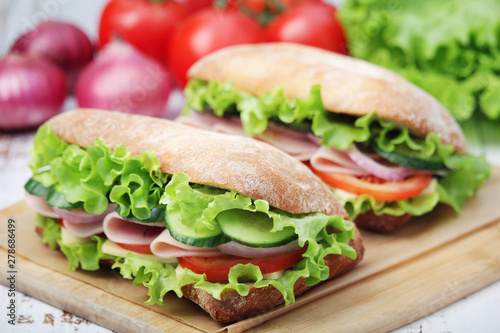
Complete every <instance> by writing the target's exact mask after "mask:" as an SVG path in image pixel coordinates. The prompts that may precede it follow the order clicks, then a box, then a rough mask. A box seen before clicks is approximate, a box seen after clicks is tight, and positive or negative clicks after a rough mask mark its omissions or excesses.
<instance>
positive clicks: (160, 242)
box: [151, 229, 223, 258]
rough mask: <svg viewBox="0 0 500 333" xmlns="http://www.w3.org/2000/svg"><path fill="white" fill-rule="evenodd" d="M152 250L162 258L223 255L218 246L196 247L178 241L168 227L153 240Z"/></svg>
mask: <svg viewBox="0 0 500 333" xmlns="http://www.w3.org/2000/svg"><path fill="white" fill-rule="evenodd" d="M151 252H153V254H154V255H155V256H157V257H160V258H179V257H188V256H189V257H191V256H200V257H211V256H217V255H222V254H223V253H222V252H221V251H220V250H218V249H217V248H210V247H196V246H191V245H186V244H184V243H181V242H178V241H176V240H175V239H173V238H172V236H170V232H169V231H168V229H165V230H163V232H162V233H161V234H160V235H159V236H158V237H156V238H155V240H153V242H152V243H151Z"/></svg>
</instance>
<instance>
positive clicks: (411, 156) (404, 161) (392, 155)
mask: <svg viewBox="0 0 500 333" xmlns="http://www.w3.org/2000/svg"><path fill="white" fill-rule="evenodd" d="M372 147H373V150H375V152H377V154H379V155H380V156H382V157H383V158H385V159H386V160H388V161H391V162H392V163H395V164H398V165H401V166H404V167H407V168H411V169H416V170H429V171H438V170H443V169H446V165H445V164H444V162H443V160H442V159H441V158H440V157H439V156H436V155H434V156H431V157H430V158H426V159H423V158H422V157H420V156H419V154H418V153H416V152H415V151H413V150H411V149H410V148H409V147H407V146H406V145H404V146H403V145H399V146H396V147H395V148H394V150H393V151H390V152H389V151H386V150H382V149H381V148H380V147H379V146H377V144H375V143H374V144H373V145H372Z"/></svg>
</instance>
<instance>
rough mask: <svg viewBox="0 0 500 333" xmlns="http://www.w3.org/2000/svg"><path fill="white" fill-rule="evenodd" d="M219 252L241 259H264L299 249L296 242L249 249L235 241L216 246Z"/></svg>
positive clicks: (249, 247)
mask: <svg viewBox="0 0 500 333" xmlns="http://www.w3.org/2000/svg"><path fill="white" fill-rule="evenodd" d="M217 248H218V249H219V250H221V251H222V252H224V253H226V254H229V255H233V256H237V257H242V258H266V257H274V256H277V255H280V254H285V253H290V252H294V251H298V250H299V249H300V246H299V243H298V241H296V240H295V241H292V242H290V243H288V244H286V245H283V246H278V247H269V248H262V247H251V246H246V245H243V244H240V243H237V242H235V241H231V242H229V243H225V244H222V245H219V246H217Z"/></svg>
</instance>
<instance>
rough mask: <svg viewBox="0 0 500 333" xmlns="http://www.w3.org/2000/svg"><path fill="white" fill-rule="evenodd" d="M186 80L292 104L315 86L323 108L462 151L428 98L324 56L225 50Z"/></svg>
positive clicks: (286, 46)
mask: <svg viewBox="0 0 500 333" xmlns="http://www.w3.org/2000/svg"><path fill="white" fill-rule="evenodd" d="M188 75H189V76H190V77H192V78H197V79H201V80H205V81H210V80H216V81H221V82H228V81H232V82H233V83H234V85H235V87H236V88H237V89H239V90H242V91H246V92H249V93H251V94H253V95H256V96H260V95H263V94H264V93H266V92H267V91H270V90H272V89H274V88H276V87H278V86H283V89H284V92H285V95H286V96H287V97H288V98H290V99H293V98H295V97H297V98H306V97H308V96H309V93H310V89H311V87H312V86H313V85H315V84H320V85H321V95H322V100H323V105H324V106H325V108H326V109H327V110H328V111H330V112H334V113H344V114H350V115H353V116H364V115H366V114H369V113H371V112H375V113H377V114H378V115H379V116H380V117H382V118H383V119H387V120H390V121H393V122H395V123H396V124H399V125H403V126H406V127H408V128H409V129H410V130H412V131H413V132H416V133H418V134H420V135H422V136H426V135H427V134H429V133H430V132H435V133H437V134H438V135H439V137H440V138H441V140H442V141H443V143H446V144H453V145H454V146H455V149H456V150H457V151H458V152H464V151H465V150H466V142H465V138H464V135H463V133H462V131H461V129H460V127H459V126H458V124H457V122H456V121H455V120H454V119H453V117H452V116H451V115H450V113H449V112H448V111H447V110H446V109H445V108H444V107H443V106H442V105H441V104H440V103H439V102H438V101H437V100H436V99H435V98H434V97H432V96H431V95H429V94H428V93H426V92H425V91H423V90H422V89H420V88H418V87H417V86H415V85H413V84H412V83H410V82H408V81H406V80H405V79H403V78H402V77H401V76H399V75H397V74H395V73H393V72H392V71H390V70H387V69H384V68H382V67H379V66H376V65H373V64H370V63H368V62H365V61H362V60H359V59H354V58H351V57H347V56H343V55H340V54H336V53H333V52H328V51H325V50H321V49H317V48H313V47H309V46H304V45H298V44H291V43H265V44H257V45H256V44H252V45H238V46H231V47H228V48H225V49H222V50H219V51H216V52H214V53H211V54H210V55H208V56H206V57H204V58H202V59H201V60H199V61H198V62H197V63H195V64H194V65H193V66H192V67H191V68H190V70H189V72H188Z"/></svg>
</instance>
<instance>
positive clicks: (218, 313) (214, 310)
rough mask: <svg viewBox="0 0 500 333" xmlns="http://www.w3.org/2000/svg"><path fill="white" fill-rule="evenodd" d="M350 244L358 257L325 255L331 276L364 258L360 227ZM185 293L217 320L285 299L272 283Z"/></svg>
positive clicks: (301, 288) (301, 287)
mask: <svg viewBox="0 0 500 333" xmlns="http://www.w3.org/2000/svg"><path fill="white" fill-rule="evenodd" d="M43 231H44V230H43V229H41V228H39V227H37V228H36V232H37V234H38V235H39V236H40V237H42V235H43ZM349 245H350V246H351V247H352V248H353V249H354V250H356V253H357V256H356V259H355V260H353V259H350V258H348V257H346V256H341V255H334V254H329V255H327V256H326V257H325V264H326V265H327V266H328V268H329V269H330V273H329V279H332V278H334V277H336V276H339V275H341V274H343V273H345V272H347V271H349V270H350V269H352V268H353V267H354V266H356V265H357V264H358V262H360V261H361V259H363V254H364V247H363V240H362V238H361V233H360V232H359V230H358V229H357V228H356V237H355V238H353V239H352V240H351V241H350V242H349ZM113 263H114V262H113V260H102V261H101V263H100V264H101V266H107V267H111V266H112V265H113ZM322 283H324V282H322ZM316 285H317V284H316ZM316 285H313V286H306V285H305V278H300V279H299V280H297V282H296V283H295V286H294V294H295V296H298V295H300V294H302V293H303V292H305V291H307V290H309V289H311V288H314V287H315V286H316ZM130 288H135V287H134V286H133V285H132V283H131V284H130ZM182 293H183V297H185V298H187V299H190V300H191V301H193V302H194V303H196V304H198V305H199V306H200V307H201V308H202V309H203V310H205V312H207V313H208V314H209V315H210V316H211V317H212V318H213V319H214V320H215V321H218V322H221V323H225V324H229V323H233V322H236V321H240V320H243V319H246V318H249V317H254V316H258V315H260V314H263V313H265V312H268V311H270V310H271V309H272V308H274V307H276V306H278V305H280V304H282V303H284V299H283V295H282V294H281V292H279V291H278V290H277V289H276V288H274V287H272V286H267V287H264V288H253V287H250V291H249V293H248V295H247V296H241V295H239V294H238V293H237V292H236V291H226V292H223V293H222V295H221V299H220V300H218V299H216V298H214V297H213V296H212V295H210V294H209V293H207V292H206V291H204V290H201V289H197V288H195V287H194V284H190V285H187V286H184V287H182Z"/></svg>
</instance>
